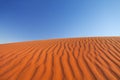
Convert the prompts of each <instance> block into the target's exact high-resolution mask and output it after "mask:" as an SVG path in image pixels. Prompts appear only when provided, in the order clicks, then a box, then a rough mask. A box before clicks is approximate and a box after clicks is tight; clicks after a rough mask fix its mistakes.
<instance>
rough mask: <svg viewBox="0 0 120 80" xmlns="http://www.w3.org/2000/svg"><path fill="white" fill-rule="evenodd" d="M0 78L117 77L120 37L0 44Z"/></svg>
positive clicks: (98, 79)
mask: <svg viewBox="0 0 120 80" xmlns="http://www.w3.org/2000/svg"><path fill="white" fill-rule="evenodd" d="M0 80H120V37H91V38H68V39H53V40H40V41H30V42H19V43H9V44H0Z"/></svg>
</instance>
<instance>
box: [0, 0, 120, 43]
mask: <svg viewBox="0 0 120 80" xmlns="http://www.w3.org/2000/svg"><path fill="white" fill-rule="evenodd" d="M86 36H120V0H0V43H8V42H16V41H17V42H18V41H29V40H41V39H51V38H69V37H86Z"/></svg>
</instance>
